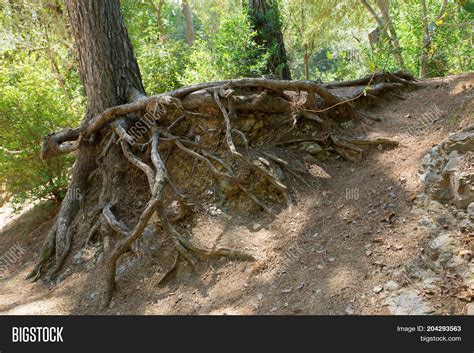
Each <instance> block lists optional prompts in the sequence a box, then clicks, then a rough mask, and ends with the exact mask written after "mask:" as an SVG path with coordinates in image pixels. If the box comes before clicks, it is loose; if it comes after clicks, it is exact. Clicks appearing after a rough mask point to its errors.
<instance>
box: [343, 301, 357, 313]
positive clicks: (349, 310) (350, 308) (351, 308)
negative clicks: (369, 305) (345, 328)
mask: <svg viewBox="0 0 474 353" xmlns="http://www.w3.org/2000/svg"><path fill="white" fill-rule="evenodd" d="M344 311H345V312H346V314H347V315H353V314H354V312H355V308H354V304H352V303H349V304H347V305H346V308H345V309H344Z"/></svg>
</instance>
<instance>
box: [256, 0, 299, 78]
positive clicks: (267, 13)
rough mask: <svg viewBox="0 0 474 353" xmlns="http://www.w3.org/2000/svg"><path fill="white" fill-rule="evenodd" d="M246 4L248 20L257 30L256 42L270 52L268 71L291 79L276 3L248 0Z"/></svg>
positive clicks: (272, 1) (267, 0) (263, 0)
mask: <svg viewBox="0 0 474 353" xmlns="http://www.w3.org/2000/svg"><path fill="white" fill-rule="evenodd" d="M248 4H249V6H248V10H249V17H250V21H251V23H252V26H253V28H254V30H255V31H256V32H257V36H256V42H257V43H258V44H260V45H261V46H263V47H264V48H266V49H267V51H268V52H270V59H269V61H268V65H267V70H268V72H269V73H271V74H275V75H278V76H279V77H280V78H281V79H284V80H291V73H290V69H289V66H288V59H287V56H286V49H285V43H284V41H283V32H282V29H281V20H280V11H279V9H278V4H277V3H276V1H275V0H249V3H248Z"/></svg>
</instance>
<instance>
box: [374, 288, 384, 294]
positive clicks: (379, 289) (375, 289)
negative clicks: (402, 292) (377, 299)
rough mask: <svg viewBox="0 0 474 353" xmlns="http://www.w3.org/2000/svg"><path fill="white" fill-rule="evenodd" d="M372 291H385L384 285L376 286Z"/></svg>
mask: <svg viewBox="0 0 474 353" xmlns="http://www.w3.org/2000/svg"><path fill="white" fill-rule="evenodd" d="M372 291H373V292H374V293H375V294H378V293H380V292H381V291H383V287H382V286H376V287H374V288H373V289H372Z"/></svg>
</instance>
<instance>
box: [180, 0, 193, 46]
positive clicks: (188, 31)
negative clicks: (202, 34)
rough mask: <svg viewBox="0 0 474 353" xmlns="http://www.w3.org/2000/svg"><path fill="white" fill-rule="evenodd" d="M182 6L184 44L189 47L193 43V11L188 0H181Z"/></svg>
mask: <svg viewBox="0 0 474 353" xmlns="http://www.w3.org/2000/svg"><path fill="white" fill-rule="evenodd" d="M182 6H183V16H184V26H185V35H186V42H187V43H188V44H189V45H191V44H193V42H194V21H193V10H192V9H191V6H190V5H189V1H188V0H183V3H182Z"/></svg>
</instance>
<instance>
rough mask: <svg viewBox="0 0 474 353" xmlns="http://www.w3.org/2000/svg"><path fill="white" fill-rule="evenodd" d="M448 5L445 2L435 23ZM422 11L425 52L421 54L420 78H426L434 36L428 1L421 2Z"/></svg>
mask: <svg viewBox="0 0 474 353" xmlns="http://www.w3.org/2000/svg"><path fill="white" fill-rule="evenodd" d="M447 4H448V1H447V0H443V3H442V4H441V8H440V10H439V13H438V16H436V19H435V22H437V21H439V20H440V19H441V18H442V17H443V15H444V12H445V11H446V6H447ZM421 10H422V16H423V52H422V54H421V63H420V78H425V77H426V76H428V65H429V62H430V49H431V42H432V37H433V34H432V33H430V28H429V21H428V7H427V5H426V0H421Z"/></svg>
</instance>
